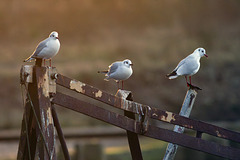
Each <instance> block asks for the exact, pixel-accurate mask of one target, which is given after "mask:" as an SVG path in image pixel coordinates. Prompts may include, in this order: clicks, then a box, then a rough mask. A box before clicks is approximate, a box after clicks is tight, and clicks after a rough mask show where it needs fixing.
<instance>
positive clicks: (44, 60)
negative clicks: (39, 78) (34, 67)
mask: <svg viewBox="0 0 240 160" xmlns="http://www.w3.org/2000/svg"><path fill="white" fill-rule="evenodd" d="M43 62H44V67H45V66H46V59H43Z"/></svg>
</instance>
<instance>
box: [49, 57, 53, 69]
mask: <svg viewBox="0 0 240 160" xmlns="http://www.w3.org/2000/svg"><path fill="white" fill-rule="evenodd" d="M49 66H50V67H52V59H51V58H50V59H49Z"/></svg>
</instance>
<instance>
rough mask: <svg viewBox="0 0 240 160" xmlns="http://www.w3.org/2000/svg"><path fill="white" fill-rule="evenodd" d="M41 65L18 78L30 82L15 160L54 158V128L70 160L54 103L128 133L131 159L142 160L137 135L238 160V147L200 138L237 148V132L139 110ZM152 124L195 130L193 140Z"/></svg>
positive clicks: (239, 138) (239, 135)
mask: <svg viewBox="0 0 240 160" xmlns="http://www.w3.org/2000/svg"><path fill="white" fill-rule="evenodd" d="M41 63H42V61H41V60H37V62H36V65H35V66H33V67H32V68H31V66H30V67H29V66H26V67H25V72H22V74H21V77H22V78H23V77H24V76H25V74H26V79H25V78H24V79H22V81H21V82H22V83H24V84H27V83H28V87H26V88H27V93H28V94H27V95H28V100H27V101H26V106H25V112H24V116H23V122H22V131H21V136H20V143H19V151H18V159H19V160H20V159H34V158H35V157H36V156H37V158H39V159H56V152H55V132H54V127H56V129H57V132H58V136H59V139H60V140H61V144H62V145H63V146H62V148H63V150H65V158H66V159H70V156H69V154H68V152H67V146H66V143H65V140H64V136H63V133H62V130H61V127H60V124H59V122H58V118H57V113H56V112H55V110H54V107H53V106H52V105H55V104H56V105H59V106H62V107H64V108H67V109H71V110H73V111H76V112H79V113H82V114H85V115H88V116H90V117H93V118H96V119H99V120H101V121H104V122H106V123H109V124H112V125H114V126H117V127H119V128H122V129H124V130H126V131H127V136H128V139H129V146H130V148H131V154H132V158H133V160H135V159H137V160H138V159H142V155H141V153H140V152H141V149H140V144H139V141H138V135H143V136H147V137H151V138H155V139H159V140H163V141H166V142H170V143H174V144H178V145H181V146H184V147H188V148H191V149H195V150H199V151H202V152H206V153H209V154H213V155H216V156H220V157H224V158H228V159H233V160H237V159H239V157H240V149H239V148H233V147H231V146H224V145H221V144H218V143H216V142H210V141H207V140H204V139H202V136H201V135H202V134H203V133H204V134H209V135H212V136H216V137H219V138H223V139H227V140H231V141H235V142H237V143H240V133H237V132H234V131H230V130H227V129H224V128H221V127H217V126H214V125H210V124H207V123H205V122H201V121H196V120H193V119H189V118H186V117H182V116H180V115H177V114H174V113H172V112H167V111H162V110H160V109H157V108H154V107H150V106H147V105H143V104H140V103H137V102H134V101H132V99H131V98H127V99H126V97H117V96H114V95H111V94H109V93H107V92H104V91H102V90H99V89H97V88H95V87H93V86H90V85H88V84H85V83H82V82H80V81H77V80H74V79H70V78H68V77H65V76H63V75H61V74H57V73H56V71H55V68H47V67H41ZM23 70H24V69H23ZM31 71H32V72H33V73H32V74H31V73H30V72H31ZM56 84H57V85H60V86H63V87H65V88H67V89H70V90H72V91H76V92H77V93H80V94H83V95H85V96H88V97H90V98H92V99H94V100H98V101H100V102H103V103H105V104H108V105H110V106H109V107H115V108H117V109H121V110H123V111H124V114H123V113H122V114H120V113H115V112H113V111H110V110H108V109H105V108H101V107H99V106H96V105H93V104H91V103H89V102H86V101H83V100H81V99H78V98H73V97H71V96H68V95H65V94H63V93H60V92H58V91H57V90H56ZM135 117H138V119H135ZM150 119H154V120H158V121H163V122H166V123H169V124H173V125H179V126H182V127H185V128H189V129H191V130H193V131H196V137H193V136H190V135H186V134H179V133H176V132H174V131H171V130H168V129H163V128H160V127H158V126H155V125H154V124H149V121H150ZM132 138H134V139H132ZM44 144H45V146H44ZM134 145H138V147H137V148H134Z"/></svg>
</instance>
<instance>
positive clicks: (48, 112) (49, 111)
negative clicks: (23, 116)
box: [47, 108, 53, 125]
mask: <svg viewBox="0 0 240 160" xmlns="http://www.w3.org/2000/svg"><path fill="white" fill-rule="evenodd" d="M47 119H49V123H48V125H49V124H53V118H52V111H51V108H48V110H47Z"/></svg>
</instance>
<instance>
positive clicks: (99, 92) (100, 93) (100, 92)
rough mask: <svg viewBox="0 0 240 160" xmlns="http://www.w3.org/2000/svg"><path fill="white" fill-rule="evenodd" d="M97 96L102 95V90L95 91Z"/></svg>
mask: <svg viewBox="0 0 240 160" xmlns="http://www.w3.org/2000/svg"><path fill="white" fill-rule="evenodd" d="M95 97H96V98H98V97H102V91H100V90H99V91H98V92H97V93H95Z"/></svg>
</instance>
